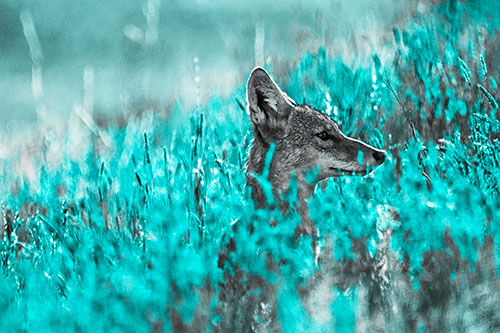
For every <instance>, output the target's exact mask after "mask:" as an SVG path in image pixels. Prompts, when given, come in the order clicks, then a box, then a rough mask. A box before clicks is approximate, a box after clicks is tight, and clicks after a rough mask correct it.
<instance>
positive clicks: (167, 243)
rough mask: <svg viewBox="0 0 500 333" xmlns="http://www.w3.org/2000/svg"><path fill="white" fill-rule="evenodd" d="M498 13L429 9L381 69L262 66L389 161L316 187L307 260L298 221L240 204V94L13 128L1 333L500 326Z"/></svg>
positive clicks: (84, 109) (396, 38) (245, 130)
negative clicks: (25, 130)
mask: <svg viewBox="0 0 500 333" xmlns="http://www.w3.org/2000/svg"><path fill="white" fill-rule="evenodd" d="M498 12H500V3H498V2H496V1H487V2H485V3H483V4H481V5H480V4H479V3H478V2H476V1H468V2H461V1H446V2H443V3H439V4H430V5H429V6H428V7H426V8H425V9H423V11H416V12H415V13H414V14H413V15H412V17H410V18H409V19H408V20H406V21H405V22H404V23H401V24H399V25H398V26H397V27H394V29H393V33H392V36H391V38H390V40H388V41H386V42H385V44H384V54H383V55H377V54H375V53H374V54H371V55H370V57H369V58H367V60H366V59H364V60H359V59H356V56H355V55H354V56H353V57H352V59H345V58H343V57H342V56H340V55H338V54H334V53H331V52H330V51H331V48H329V46H328V45H324V46H320V47H319V48H318V49H317V50H315V51H314V52H306V53H304V54H301V55H300V56H299V58H298V59H295V61H290V62H287V61H282V62H280V61H279V59H278V60H272V61H268V62H266V64H265V67H266V69H267V70H268V71H269V72H270V73H271V74H272V75H273V76H274V77H275V79H276V81H277V82H278V83H279V84H280V86H281V87H282V88H283V90H284V91H286V92H287V93H288V94H289V95H290V96H291V97H292V98H293V99H295V100H296V101H297V102H300V103H305V104H309V105H311V106H313V107H315V108H317V109H318V110H323V111H324V112H325V113H327V114H328V115H329V116H330V117H332V118H333V119H334V120H335V121H337V123H338V124H339V126H340V127H341V128H342V131H343V132H344V133H345V134H347V135H349V136H352V137H356V138H357V137H359V138H360V139H361V140H363V141H365V142H367V143H369V144H371V145H373V146H375V147H378V148H381V149H384V150H386V151H387V153H388V158H387V160H386V162H385V163H384V164H383V165H382V166H381V167H379V168H378V169H376V170H375V171H373V172H372V173H371V174H369V175H368V176H365V177H347V176H346V177H340V178H337V179H329V180H328V181H325V182H324V183H322V184H320V185H319V186H318V187H317V188H316V191H315V195H314V196H313V198H312V199H311V200H310V202H309V210H310V213H311V219H312V220H313V221H314V222H315V224H316V226H317V227H318V229H319V232H320V238H319V241H320V245H321V248H322V251H321V257H320V261H319V263H315V262H314V258H313V256H312V251H311V241H310V238H308V237H305V236H304V237H301V238H300V239H299V241H298V242H294V240H293V236H294V230H295V226H296V225H297V224H298V223H300V221H299V217H298V216H295V215H293V214H291V215H289V216H281V215H280V213H279V212H275V211H273V212H268V211H262V210H256V209H255V208H254V206H253V202H252V200H251V199H250V196H249V195H248V189H247V188H246V187H245V181H246V179H245V161H246V157H247V153H248V150H249V147H250V146H251V141H252V131H251V125H250V121H249V118H248V115H247V114H246V110H245V108H246V101H245V82H244V81H242V82H240V83H239V84H237V85H235V86H234V87H233V88H232V89H230V92H229V93H228V94H217V93H213V94H211V95H210V96H209V97H208V98H206V99H203V98H200V96H198V95H196V94H195V93H193V96H192V99H193V100H196V99H197V100H198V103H191V104H190V103H187V104H189V106H186V105H185V103H182V102H181V101H180V100H177V101H175V102H172V103H162V102H160V101H157V100H155V99H154V98H151V99H141V100H139V101H129V100H126V101H124V102H123V110H122V111H123V112H122V113H123V114H125V116H124V117H123V118H120V117H115V116H113V117H110V118H109V119H100V118H95V119H94V118H92V117H91V116H90V114H89V110H88V108H89V106H88V104H86V101H87V102H88V98H91V97H89V96H88V95H86V96H87V99H85V97H84V101H83V103H82V105H76V106H75V107H74V109H73V113H72V115H71V117H70V118H69V121H68V122H67V124H65V125H64V126H60V127H57V126H54V127H51V126H49V125H47V126H45V127H44V128H39V129H37V130H34V131H32V133H31V136H29V137H28V136H26V138H25V139H23V140H21V139H19V137H22V136H23V135H19V134H18V135H17V136H16V141H15V142H14V139H12V142H10V143H9V144H10V147H14V148H13V149H10V150H8V152H4V150H5V149H3V150H2V154H1V155H0V156H2V159H1V160H0V175H1V177H0V188H1V191H0V193H1V197H0V199H1V202H2V211H1V214H2V218H3V223H0V236H1V240H0V259H1V262H0V267H1V268H0V269H1V274H0V308H1V309H2V311H1V313H0V330H2V331H21V332H24V331H26V332H30V331H39V330H41V331H155V332H161V331H223V332H239V331H252V330H255V331H259V330H262V331H276V330H280V331H285V332H295V331H319V332H322V331H325V332H328V331H332V330H334V331H341V332H343V331H353V330H356V331H395V332H401V331H419V332H420V331H422V332H424V331H437V332H442V331H495V330H499V329H500V314H499V313H498V311H497V310H498V308H499V306H500V280H499V278H498V273H499V270H500V247H499V244H500V224H499V223H500V198H499V184H500V168H499V166H500V142H499V138H500V134H499V133H500V122H499V117H500V116H499V115H498V114H497V113H498V86H497V81H498V80H499V78H500V56H499V54H500V53H499V51H500V48H499V43H498V41H499V40H500V30H499V29H500V19H499V18H498V17H497V16H495V14H494V13H498ZM25 15H26V14H25ZM21 20H23V16H22V15H21ZM24 20H25V21H24V23H25V24H28V25H29V20H30V19H29V16H25V17H24ZM26 22H27V23H26ZM28 36H29V33H28ZM28 39H29V38H28ZM30 48H31V50H32V51H33V45H30ZM33 62H34V65H33V66H34V68H36V57H35V58H33ZM275 64H276V65H275ZM88 75H92V74H88ZM35 79H36V76H34V80H35ZM87 88H88V87H87ZM85 91H86V92H88V89H87V90H85ZM35 102H36V103H37V104H36V107H37V108H42V109H43V105H42V104H43V103H42V102H43V101H40V100H39V101H38V102H37V99H36V96H35ZM117 104H119V103H117ZM33 133H35V134H33ZM269 215H273V216H271V217H272V218H275V219H276V220H277V221H278V223H277V225H276V226H271V225H270V224H269V222H268V221H269V218H270V216H269ZM251 224H253V232H250V227H249V226H250V225H251Z"/></svg>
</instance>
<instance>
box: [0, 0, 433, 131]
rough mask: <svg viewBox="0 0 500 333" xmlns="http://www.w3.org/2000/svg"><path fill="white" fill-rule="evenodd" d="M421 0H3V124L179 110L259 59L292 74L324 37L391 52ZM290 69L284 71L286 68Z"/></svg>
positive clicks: (348, 47)
mask: <svg viewBox="0 0 500 333" xmlns="http://www.w3.org/2000/svg"><path fill="white" fill-rule="evenodd" d="M415 11H425V6H423V5H422V3H420V4H419V5H417V4H416V2H413V1H408V0H403V1H390V0H381V1H363V0H351V1H348V2H346V1H341V0H317V1H299V0H296V1H289V2H283V1H264V0H256V1H252V2H234V1H230V0H210V1H208V0H198V1H195V0H189V1H186V0H182V1H181V0H171V1H168V2H167V1H161V0H144V1H125V2H124V1H100V0H88V1H84V2H82V1H76V0H39V1H18V0H3V1H2V2H0V59H1V61H0V101H1V103H2V107H1V108H0V131H1V132H2V133H3V134H4V135H5V134H7V135H10V134H11V133H13V132H17V133H19V131H20V130H21V131H23V130H29V129H32V128H33V127H34V126H40V125H42V127H43V126H45V125H46V124H54V123H57V122H59V121H61V122H66V121H67V120H68V119H69V117H70V115H71V114H72V112H74V111H75V110H77V109H78V107H77V108H76V109H75V106H83V108H80V109H83V110H86V112H87V113H90V114H91V116H92V117H94V118H96V119H102V120H104V121H108V120H112V119H114V118H117V117H122V113H123V111H124V109H125V108H127V107H129V106H130V105H137V106H138V108H140V106H141V105H145V104H147V103H151V102H152V101H154V104H156V105H159V106H160V108H159V109H161V110H164V111H165V112H168V109H169V107H171V106H172V105H173V104H174V103H176V102H177V101H179V100H180V101H182V103H183V105H185V106H187V107H188V108H189V107H191V106H193V105H196V104H197V103H204V102H206V101H207V100H208V99H209V97H210V96H211V95H212V94H214V93H217V94H219V95H222V96H226V95H227V94H229V92H230V91H231V90H232V89H233V88H234V87H236V86H238V85H242V84H243V83H244V81H245V79H246V76H247V75H248V73H249V71H250V70H251V69H252V68H253V66H255V65H264V64H270V65H271V67H272V68H273V74H274V75H275V76H277V80H278V82H283V80H286V75H285V74H286V71H287V69H289V68H292V67H293V66H294V65H295V64H296V63H297V62H298V60H299V59H300V57H301V55H302V54H303V53H304V52H306V51H310V52H316V51H317V50H318V47H319V46H320V45H323V46H325V47H326V49H327V52H328V53H329V54H338V55H339V56H341V57H342V58H343V60H344V61H345V62H346V63H348V64H349V63H352V62H353V61H358V62H362V61H363V56H364V55H370V54H372V53H377V54H378V55H379V56H380V57H383V56H384V44H385V43H386V42H388V41H392V40H393V35H392V29H393V27H395V26H397V25H398V24H403V23H404V22H406V19H407V18H408V17H409V16H411V15H413V14H414V13H415ZM280 76H281V77H280Z"/></svg>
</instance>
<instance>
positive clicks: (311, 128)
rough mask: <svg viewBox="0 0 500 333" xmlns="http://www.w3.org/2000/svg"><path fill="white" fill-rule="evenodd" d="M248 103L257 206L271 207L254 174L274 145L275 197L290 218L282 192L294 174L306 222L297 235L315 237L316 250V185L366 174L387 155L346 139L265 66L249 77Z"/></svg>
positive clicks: (250, 170) (251, 180) (271, 176)
mask: <svg viewBox="0 0 500 333" xmlns="http://www.w3.org/2000/svg"><path fill="white" fill-rule="evenodd" d="M247 105H248V108H247V112H248V114H249V116H250V120H251V122H252V128H253V134H254V141H253V146H252V149H251V152H250V155H249V158H248V162H247V186H249V187H251V191H252V192H251V193H252V199H253V200H254V202H255V204H256V207H257V208H266V207H267V204H266V197H265V194H264V191H263V189H262V187H261V184H259V180H258V179H257V178H258V177H255V175H262V174H263V171H264V165H265V160H266V154H267V152H268V150H269V149H270V147H271V145H274V152H273V155H272V160H271V163H270V165H269V168H268V170H267V171H266V173H265V174H266V175H267V181H269V183H270V184H271V185H272V192H273V196H274V199H275V201H276V202H277V203H278V205H279V208H280V210H281V211H282V212H283V213H284V214H286V212H287V211H288V209H289V206H288V203H287V202H283V201H280V198H281V196H280V193H282V194H285V195H286V194H287V193H288V187H289V184H290V180H291V177H292V173H294V174H295V178H296V181H297V183H298V194H297V202H298V207H296V209H297V211H298V212H299V213H300V216H301V219H302V224H301V225H300V226H299V227H297V229H296V230H295V237H296V238H297V237H299V236H300V235H301V234H307V235H309V236H311V237H312V238H313V247H314V246H315V245H314V244H315V233H316V230H315V226H314V223H313V222H312V221H311V219H310V218H309V211H308V208H307V202H306V201H307V200H308V199H309V198H310V197H311V196H312V193H313V190H314V187H315V185H316V183H317V182H319V181H321V180H324V179H326V178H329V177H338V176H341V175H343V174H348V175H352V174H357V175H365V174H366V173H367V172H369V170H370V168H374V167H376V166H379V165H380V164H382V163H383V162H384V160H385V156H386V155H385V152H384V151H382V150H379V149H376V148H374V147H372V146H370V145H367V144H366V143H363V142H361V141H359V140H356V139H353V138H350V137H348V136H346V135H344V134H343V133H342V131H341V130H340V128H339V126H338V125H337V124H336V123H335V122H334V121H333V120H332V119H331V118H330V117H328V116H327V115H325V114H323V113H322V112H320V111H318V110H315V109H314V108H312V107H310V106H307V105H299V104H296V103H295V102H294V101H293V100H292V99H291V98H290V97H288V96H287V95H286V94H285V93H284V92H282V91H281V89H280V88H279V87H278V85H277V84H276V83H275V82H274V81H273V79H272V78H271V77H270V76H269V74H268V73H267V72H266V71H265V70H264V69H262V68H260V67H256V68H255V69H254V70H253V71H252V73H251V74H250V77H249V79H248V83H247ZM310 172H312V174H315V175H316V177H315V179H312V181H311V179H310V177H308V176H307V174H308V173H310ZM267 208H272V207H267Z"/></svg>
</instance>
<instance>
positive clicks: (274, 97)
mask: <svg viewBox="0 0 500 333" xmlns="http://www.w3.org/2000/svg"><path fill="white" fill-rule="evenodd" d="M247 102H248V109H247V113H248V114H249V115H250V120H251V121H252V123H254V124H255V125H256V126H261V125H267V127H268V128H276V127H278V126H279V125H280V123H281V122H282V121H284V120H285V119H286V118H287V117H288V115H289V113H290V109H291V108H292V107H293V104H292V100H291V99H290V98H289V97H288V96H286V95H285V93H283V92H282V91H281V89H280V88H279V87H278V85H277V84H276V83H274V81H273V79H271V77H270V76H269V74H267V72H266V71H265V70H264V69H263V68H261V67H256V68H255V69H254V70H253V71H252V73H251V74H250V77H249V78H248V84H247Z"/></svg>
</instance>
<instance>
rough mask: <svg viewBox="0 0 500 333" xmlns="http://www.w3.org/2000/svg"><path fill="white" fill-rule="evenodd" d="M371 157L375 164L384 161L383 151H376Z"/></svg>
mask: <svg viewBox="0 0 500 333" xmlns="http://www.w3.org/2000/svg"><path fill="white" fill-rule="evenodd" d="M373 158H374V159H375V161H376V162H377V164H382V163H383V162H384V161H385V152H383V151H376V152H374V153H373Z"/></svg>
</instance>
